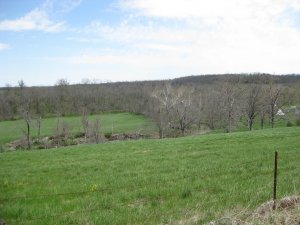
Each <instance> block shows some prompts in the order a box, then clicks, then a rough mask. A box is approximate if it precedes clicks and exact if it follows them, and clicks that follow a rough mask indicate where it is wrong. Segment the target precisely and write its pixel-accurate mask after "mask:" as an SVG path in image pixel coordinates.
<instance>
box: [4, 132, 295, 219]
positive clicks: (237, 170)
mask: <svg viewBox="0 0 300 225" xmlns="http://www.w3.org/2000/svg"><path fill="white" fill-rule="evenodd" d="M299 137H300V128H299V127H297V128H295V127H293V128H280V129H279V128H278V129H269V130H263V131H254V132H240V133H232V134H213V135H205V136H193V137H186V138H178V139H164V140H139V141H124V142H109V143H105V144H99V145H83V146H75V147H66V148H60V149H52V150H34V151H16V152H6V153H2V154H0V165H1V166H0V167H1V170H0V219H1V218H2V219H4V220H5V221H6V222H7V223H8V224H205V223H207V222H209V221H212V220H216V219H218V218H220V217H222V215H224V214H226V212H229V211H237V210H239V209H245V208H248V209H254V208H256V207H257V206H258V205H260V204H261V203H263V202H266V201H268V200H270V199H271V197H272V189H273V158H274V151H275V150H277V151H278V152H279V167H278V169H279V178H278V198H282V197H284V196H288V195H297V194H298V195H299V193H300V167H299V162H300V142H299Z"/></svg>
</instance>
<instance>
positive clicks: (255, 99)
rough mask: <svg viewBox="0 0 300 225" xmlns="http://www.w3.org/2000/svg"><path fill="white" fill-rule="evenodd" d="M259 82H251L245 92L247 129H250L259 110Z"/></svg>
mask: <svg viewBox="0 0 300 225" xmlns="http://www.w3.org/2000/svg"><path fill="white" fill-rule="evenodd" d="M258 85H259V84H251V85H250V86H249V87H248V88H247V90H246V93H245V97H244V103H245V106H244V107H245V108H244V110H245V113H246V116H247V122H248V129H249V130H250V131H251V130H252V127H253V123H254V119H255V117H256V116H257V113H258V112H259V107H260V101H259V99H260V97H261V96H260V92H261V91H260V86H258Z"/></svg>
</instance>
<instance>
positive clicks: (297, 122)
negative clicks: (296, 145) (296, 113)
mask: <svg viewBox="0 0 300 225" xmlns="http://www.w3.org/2000/svg"><path fill="white" fill-rule="evenodd" d="M296 126H300V118H298V119H297V120H296Z"/></svg>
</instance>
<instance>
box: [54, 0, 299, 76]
mask: <svg viewBox="0 0 300 225" xmlns="http://www.w3.org/2000/svg"><path fill="white" fill-rule="evenodd" d="M119 6H120V7H121V8H122V10H125V11H126V12H128V13H129V14H127V16H128V17H127V18H126V19H124V20H123V21H122V22H120V23H119V24H117V25H110V24H104V23H103V22H99V21H98V22H97V21H95V22H93V23H91V24H90V25H89V26H88V27H86V28H85V29H84V31H81V32H79V34H80V35H81V36H80V37H78V38H77V40H78V41H79V40H80V41H84V42H88V43H91V42H92V43H94V44H95V49H93V50H91V51H90V52H89V51H86V50H85V52H84V53H83V54H78V55H74V56H70V57H65V58H60V59H59V60H63V61H64V62H67V63H71V64H72V65H74V66H75V67H76V68H81V69H82V71H85V70H86V69H87V68H90V67H91V68H93V76H94V77H97V74H102V75H103V74H104V72H103V71H105V74H106V75H107V76H108V77H110V78H111V79H112V80H118V79H117V77H120V74H122V76H124V77H126V78H124V79H121V78H119V80H126V79H128V80H135V79H137V80H138V79H150V78H151V79H159V78H161V77H162V76H164V78H167V77H168V78H170V77H172V76H173V77H175V76H183V75H190V74H209V73H242V72H249V73H251V72H266V73H278V74H280V73H299V72H300V64H299V63H298V62H297V61H298V59H299V58H300V41H299V40H300V31H299V27H297V25H296V22H297V21H295V18H294V13H296V12H299V10H300V0H243V1H240V0H227V1H224V0H211V1H203V0H164V1H161V0H151V1H149V0H126V1H120V2H119ZM72 40H76V38H72ZM102 42H103V43H104V44H103V45H102V48H101V47H100V48H99V49H97V47H96V46H98V45H100V46H101V43H102ZM106 44H108V45H107V47H106V48H107V49H105V50H103V46H105V45H106ZM83 68H84V69H83ZM78 71H79V69H78ZM102 75H101V76H102ZM99 76H100V75H99Z"/></svg>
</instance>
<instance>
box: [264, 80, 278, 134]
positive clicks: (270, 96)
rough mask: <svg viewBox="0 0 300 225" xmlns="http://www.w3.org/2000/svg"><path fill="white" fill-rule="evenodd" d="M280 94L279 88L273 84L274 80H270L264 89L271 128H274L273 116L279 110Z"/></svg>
mask: <svg viewBox="0 0 300 225" xmlns="http://www.w3.org/2000/svg"><path fill="white" fill-rule="evenodd" d="M280 94H281V87H280V86H279V85H277V84H275V83H274V79H270V81H269V84H268V85H267V87H266V101H267V105H268V111H269V115H270V119H271V126H272V128H274V127H275V116H276V113H277V111H278V109H279V101H278V100H279V97H280Z"/></svg>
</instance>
